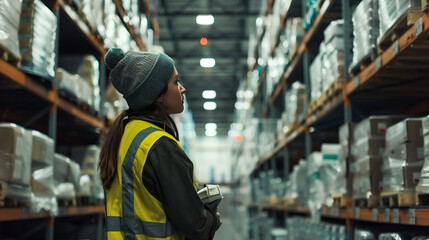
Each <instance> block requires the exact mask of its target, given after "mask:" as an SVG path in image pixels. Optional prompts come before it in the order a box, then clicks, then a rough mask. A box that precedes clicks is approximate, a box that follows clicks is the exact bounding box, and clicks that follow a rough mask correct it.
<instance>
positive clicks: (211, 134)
mask: <svg viewBox="0 0 429 240" xmlns="http://www.w3.org/2000/svg"><path fill="white" fill-rule="evenodd" d="M216 135H217V131H216V130H206V136H207V137H214V136H216Z"/></svg>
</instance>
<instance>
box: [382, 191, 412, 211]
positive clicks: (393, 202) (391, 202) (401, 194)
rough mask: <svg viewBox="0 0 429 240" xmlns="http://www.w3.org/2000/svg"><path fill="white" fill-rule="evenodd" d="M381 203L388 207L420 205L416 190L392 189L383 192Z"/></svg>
mask: <svg viewBox="0 0 429 240" xmlns="http://www.w3.org/2000/svg"><path fill="white" fill-rule="evenodd" d="M381 205H382V206H388V207H409V206H416V205H418V198H417V194H416V191H414V190H412V191H410V190H407V191H392V192H383V193H381Z"/></svg>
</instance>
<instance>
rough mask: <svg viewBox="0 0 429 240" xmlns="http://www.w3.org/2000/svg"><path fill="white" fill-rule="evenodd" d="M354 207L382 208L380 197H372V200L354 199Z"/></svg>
mask: <svg viewBox="0 0 429 240" xmlns="http://www.w3.org/2000/svg"><path fill="white" fill-rule="evenodd" d="M353 206H354V207H362V208H374V207H378V206H380V196H376V195H372V196H371V197H370V198H354V199H353Z"/></svg>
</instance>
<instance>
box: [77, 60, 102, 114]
mask: <svg viewBox="0 0 429 240" xmlns="http://www.w3.org/2000/svg"><path fill="white" fill-rule="evenodd" d="M78 74H79V76H81V78H82V79H83V80H84V81H85V82H86V83H87V84H88V85H89V86H88V87H89V89H90V92H89V93H88V97H87V98H88V99H90V100H89V101H88V102H91V103H92V107H93V108H94V109H95V110H97V111H98V110H100V85H99V79H100V68H99V63H98V60H97V59H96V58H95V57H94V56H92V55H88V56H85V57H84V58H83V60H82V63H81V65H80V66H79V70H78Z"/></svg>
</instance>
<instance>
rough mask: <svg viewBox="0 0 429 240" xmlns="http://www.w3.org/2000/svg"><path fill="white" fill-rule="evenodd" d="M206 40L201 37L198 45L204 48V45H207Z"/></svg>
mask: <svg viewBox="0 0 429 240" xmlns="http://www.w3.org/2000/svg"><path fill="white" fill-rule="evenodd" d="M207 42H208V41H207V38H205V37H202V38H201V39H200V44H201V45H202V46H205V45H207Z"/></svg>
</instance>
